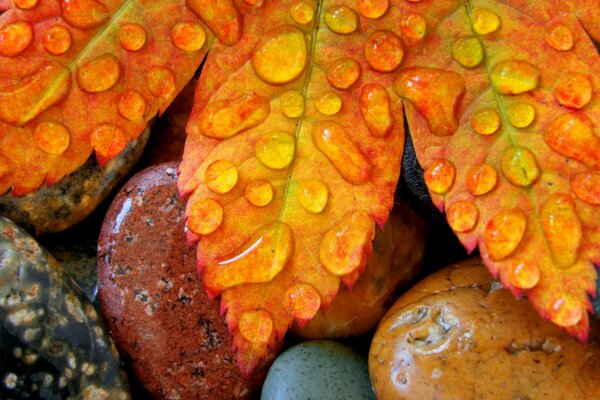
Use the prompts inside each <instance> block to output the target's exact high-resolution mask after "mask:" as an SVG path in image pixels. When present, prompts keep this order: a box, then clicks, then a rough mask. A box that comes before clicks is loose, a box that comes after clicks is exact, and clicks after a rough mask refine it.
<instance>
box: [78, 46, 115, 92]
mask: <svg viewBox="0 0 600 400" xmlns="http://www.w3.org/2000/svg"><path fill="white" fill-rule="evenodd" d="M120 77H121V63H120V62H119V59H118V58H116V57H115V56H113V55H112V54H104V55H101V56H99V57H97V58H95V59H93V60H92V61H90V62H88V63H86V64H84V65H82V66H81V67H79V69H78V70H77V83H78V84H79V87H80V88H81V89H82V90H84V91H86V92H88V93H99V92H104V91H107V90H109V89H110V88H112V87H113V86H114V85H115V84H116V83H117V82H118V80H119V78H120Z"/></svg>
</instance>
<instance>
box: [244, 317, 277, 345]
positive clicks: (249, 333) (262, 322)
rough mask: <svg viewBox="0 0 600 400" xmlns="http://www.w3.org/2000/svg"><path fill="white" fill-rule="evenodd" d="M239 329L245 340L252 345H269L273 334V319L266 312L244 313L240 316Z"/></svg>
mask: <svg viewBox="0 0 600 400" xmlns="http://www.w3.org/2000/svg"><path fill="white" fill-rule="evenodd" d="M238 329H239V331H240V334H241V335H242V336H243V337H244V339H246V340H247V341H249V342H251V343H256V344H263V343H267V342H268V341H269V338H270V337H271V332H273V318H272V317H271V314H269V313H268V312H266V311H265V310H257V311H244V312H243V313H242V315H240V320H239V322H238Z"/></svg>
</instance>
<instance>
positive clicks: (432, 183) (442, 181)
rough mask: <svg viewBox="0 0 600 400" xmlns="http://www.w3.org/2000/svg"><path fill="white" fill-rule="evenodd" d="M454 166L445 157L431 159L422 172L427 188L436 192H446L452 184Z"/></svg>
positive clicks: (454, 175) (454, 171) (454, 174)
mask: <svg viewBox="0 0 600 400" xmlns="http://www.w3.org/2000/svg"><path fill="white" fill-rule="evenodd" d="M455 177H456V168H455V167H454V164H452V162H451V161H449V160H446V159H443V158H442V159H437V160H433V161H432V162H431V164H429V166H428V167H427V169H426V170H425V173H424V179H425V184H426V185H427V188H428V189H429V190H431V191H432V192H433V193H436V194H446V193H448V192H449V191H450V189H452V186H453V185H454V178H455Z"/></svg>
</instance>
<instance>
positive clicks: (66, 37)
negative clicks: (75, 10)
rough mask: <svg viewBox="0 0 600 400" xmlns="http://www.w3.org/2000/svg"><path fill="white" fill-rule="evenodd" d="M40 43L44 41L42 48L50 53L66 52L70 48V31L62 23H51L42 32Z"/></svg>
mask: <svg viewBox="0 0 600 400" xmlns="http://www.w3.org/2000/svg"><path fill="white" fill-rule="evenodd" d="M42 43H44V48H45V49H46V50H47V51H48V53H50V54H54V55H59V54H63V53H66V52H67V50H69V49H70V48H71V44H72V39H71V33H69V30H68V29H67V28H65V27H64V26H62V25H52V26H51V27H49V28H48V29H46V31H45V32H44V35H43V36H42Z"/></svg>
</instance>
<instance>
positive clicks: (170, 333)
mask: <svg viewBox="0 0 600 400" xmlns="http://www.w3.org/2000/svg"><path fill="white" fill-rule="evenodd" d="M176 171H177V164H176V163H166V164H161V165H159V166H155V167H151V168H149V169H146V170H144V171H142V172H140V173H139V174H137V175H136V176H135V177H133V178H132V179H131V180H130V181H129V182H128V183H127V184H126V185H125V186H124V187H123V189H122V190H121V191H120V192H119V194H118V195H117V197H116V198H115V200H114V201H113V203H112V205H111V207H110V209H109V211H108V213H107V215H106V219H105V220H104V225H103V226H102V231H101V233H100V239H99V243H98V278H99V299H100V305H101V310H102V313H103V314H104V317H105V319H106V322H107V325H108V327H109V329H110V330H111V331H112V334H113V337H114V339H115V341H116V342H117V346H118V347H119V349H120V350H121V352H122V354H123V355H124V356H125V357H129V358H131V360H132V367H133V369H134V372H135V374H136V375H137V377H138V378H139V380H140V381H141V382H142V384H143V385H144V386H145V387H146V388H147V389H148V390H149V391H150V392H151V393H152V394H153V395H155V396H156V397H157V398H165V399H230V398H248V397H249V396H250V394H251V393H252V392H253V391H254V390H255V389H256V388H257V387H258V386H259V385H260V384H261V383H262V381H263V379H264V376H265V374H266V372H267V368H268V365H269V364H270V361H272V360H269V362H264V363H263V364H262V365H259V367H257V369H256V370H255V372H254V373H253V375H252V376H251V377H250V378H249V380H248V381H245V380H244V379H243V377H242V376H241V373H240V371H239V369H238V367H237V365H236V362H235V355H234V353H233V352H232V350H231V338H230V336H229V334H228V331H227V326H226V325H225V322H224V321H223V319H222V318H221V316H220V315H219V305H218V302H217V301H210V300H208V298H207V295H206V291H205V289H204V287H203V286H202V282H201V279H200V277H199V275H198V273H197V272H196V256H195V249H194V247H190V246H188V244H187V243H186V240H185V235H184V231H183V227H184V210H185V204H184V202H183V201H182V200H180V198H179V195H178V193H177V189H176V179H177V174H176ZM273 356H274V355H270V358H271V359H272V357H273Z"/></svg>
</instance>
